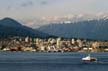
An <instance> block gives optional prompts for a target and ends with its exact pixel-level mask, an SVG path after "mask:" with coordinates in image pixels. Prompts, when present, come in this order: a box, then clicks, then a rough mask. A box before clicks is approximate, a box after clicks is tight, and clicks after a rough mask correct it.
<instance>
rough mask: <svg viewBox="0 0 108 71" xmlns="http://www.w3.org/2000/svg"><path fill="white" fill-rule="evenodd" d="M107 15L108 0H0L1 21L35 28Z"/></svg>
mask: <svg viewBox="0 0 108 71" xmlns="http://www.w3.org/2000/svg"><path fill="white" fill-rule="evenodd" d="M107 14H108V0H0V19H2V18H5V17H11V18H13V19H16V20H18V21H20V22H22V23H24V24H25V25H28V26H31V27H33V28H34V27H37V26H40V25H44V24H45V23H49V22H58V21H63V20H65V21H66V20H75V19H76V16H77V18H78V19H82V18H84V17H86V18H90V19H91V17H95V16H97V17H101V16H105V15H107ZM94 15H95V16H94ZM83 16H84V17H83Z"/></svg>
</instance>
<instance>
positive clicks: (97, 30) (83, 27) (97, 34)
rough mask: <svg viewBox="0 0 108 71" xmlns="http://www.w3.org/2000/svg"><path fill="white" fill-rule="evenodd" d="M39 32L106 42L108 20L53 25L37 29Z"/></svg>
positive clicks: (107, 37) (107, 38)
mask: <svg viewBox="0 0 108 71" xmlns="http://www.w3.org/2000/svg"><path fill="white" fill-rule="evenodd" d="M38 30H39V31H42V32H45V33H48V34H52V35H55V36H59V37H65V38H72V37H75V38H83V39H93V40H108V19H100V20H90V21H82V22H76V23H68V24H65V23H63V24H59V23H55V24H54V23H53V24H49V25H44V26H41V27H40V28H38Z"/></svg>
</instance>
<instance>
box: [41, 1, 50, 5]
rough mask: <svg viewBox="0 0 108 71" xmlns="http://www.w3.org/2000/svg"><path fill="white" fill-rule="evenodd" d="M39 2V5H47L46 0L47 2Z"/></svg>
mask: <svg viewBox="0 0 108 71" xmlns="http://www.w3.org/2000/svg"><path fill="white" fill-rule="evenodd" d="M40 4H41V5H47V4H48V2H47V1H41V2H40Z"/></svg>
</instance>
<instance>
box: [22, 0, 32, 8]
mask: <svg viewBox="0 0 108 71" xmlns="http://www.w3.org/2000/svg"><path fill="white" fill-rule="evenodd" d="M20 6H21V7H28V6H33V2H32V1H27V2H23V3H22V4H21V5H20Z"/></svg>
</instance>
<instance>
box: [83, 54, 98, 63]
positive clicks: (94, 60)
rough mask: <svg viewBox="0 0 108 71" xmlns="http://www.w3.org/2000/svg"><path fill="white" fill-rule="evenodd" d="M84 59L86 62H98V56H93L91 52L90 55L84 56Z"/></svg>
mask: <svg viewBox="0 0 108 71" xmlns="http://www.w3.org/2000/svg"><path fill="white" fill-rule="evenodd" d="M82 61H84V62H96V61H97V58H95V57H91V56H90V54H89V55H88V56H86V57H84V58H82Z"/></svg>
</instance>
